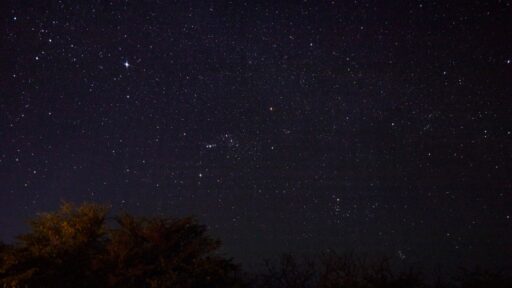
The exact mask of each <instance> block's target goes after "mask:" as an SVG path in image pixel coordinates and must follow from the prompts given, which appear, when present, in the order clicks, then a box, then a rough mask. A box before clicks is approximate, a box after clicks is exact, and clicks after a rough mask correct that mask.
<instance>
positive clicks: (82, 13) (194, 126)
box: [0, 0, 512, 267]
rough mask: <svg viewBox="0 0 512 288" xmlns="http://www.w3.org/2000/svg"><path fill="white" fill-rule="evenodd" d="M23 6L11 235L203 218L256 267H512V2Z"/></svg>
mask: <svg viewBox="0 0 512 288" xmlns="http://www.w3.org/2000/svg"><path fill="white" fill-rule="evenodd" d="M37 2H39V3H37ZM471 2H474V3H471ZM4 5H6V6H4V8H2V9H1V12H0V15H1V19H0V20H1V24H0V29H1V34H0V49H1V50H0V51H1V53H0V89H1V90H0V239H2V240H3V241H12V239H14V236H15V235H17V234H19V233H21V232H23V231H26V229H27V226H26V220H27V219H28V218H30V217H33V216H34V215H36V213H38V212H41V211H47V210H52V209H55V208H56V207H58V205H59V203H60V201H61V200H67V201H72V202H77V203H79V202H82V201H95V202H102V203H110V204H111V205H112V207H113V209H114V210H127V211H130V212H132V213H135V214H138V215H155V214H161V215H175V216H183V215H195V216H197V217H198V218H199V219H200V221H201V222H202V223H204V224H206V225H208V227H209V229H210V230H211V233H212V234H214V235H216V236H218V237H220V238H221V239H222V240H223V242H224V249H225V251H226V253H228V254H229V255H231V256H233V257H235V259H237V260H238V261H241V262H244V263H246V262H250V261H253V260H259V259H262V258H263V257H266V256H269V255H276V254H278V253H281V252H295V253H306V254H307V253H316V252H319V251H323V250H325V249H338V250H354V251H366V252H369V253H373V252H375V253H384V254H386V255H389V256H391V257H393V258H394V259H397V260H399V261H400V260H403V261H411V262H420V263H434V264H435V263H443V264H445V265H460V264H468V263H480V264H484V265H491V266H492V265H494V266H500V267H501V266H506V265H509V266H508V267H510V264H511V263H508V264H507V262H508V260H509V259H510V258H512V245H511V238H512V219H511V217H512V208H511V207H512V195H511V192H512V180H511V178H512V177H510V174H511V173H510V172H511V171H512V161H511V155H512V145H511V144H512V135H511V133H512V121H511V120H512V119H511V117H512V116H511V115H512V98H511V97H512V85H511V81H512V41H511V39H512V20H511V19H512V2H511V1H506V0H501V1H465V2H461V3H459V4H457V3H456V1H369V0H368V1H365V0H359V1H312V0H309V1H110V2H109V1H32V3H30V4H28V2H24V1H6V3H4Z"/></svg>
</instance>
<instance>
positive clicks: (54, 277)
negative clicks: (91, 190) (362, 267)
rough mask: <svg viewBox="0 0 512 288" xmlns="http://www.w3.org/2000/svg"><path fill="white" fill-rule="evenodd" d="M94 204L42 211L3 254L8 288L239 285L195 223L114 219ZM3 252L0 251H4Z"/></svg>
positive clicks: (2, 277)
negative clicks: (112, 223)
mask: <svg viewBox="0 0 512 288" xmlns="http://www.w3.org/2000/svg"><path fill="white" fill-rule="evenodd" d="M107 214H108V209H107V208H106V207H105V206H101V205H97V204H83V205H81V206H79V207H74V206H73V205H71V204H68V203H64V204H63V205H62V206H61V208H60V210H59V211H57V212H54V213H45V214H41V215H39V216H38V217H36V218H35V219H34V220H32V221H31V222H30V228H31V230H30V232H29V233H27V234H24V235H22V236H20V237H19V238H18V241H17V242H16V243H15V244H14V245H11V246H4V247H3V248H2V249H1V250H0V251H1V255H2V257H1V262H0V284H2V285H3V286H4V287H155V288H156V287H191V288H192V287H238V286H239V285H240V283H239V281H238V280H237V279H236V272H237V266H236V265H234V264H233V263H232V262H231V260H229V259H226V258H224V257H222V256H220V255H217V253H216V252H217V250H218V248H219V247H220V242H219V241H217V240H214V239H212V238H210V237H209V236H207V235H206V229H205V227H204V226H201V225H199V224H198V223H197V221H196V220H195V219H193V218H182V219H171V218H158V217H155V218H136V217H133V216H131V215H128V214H123V215H121V216H119V217H116V218H115V219H116V223H117V224H116V225H115V227H113V228H112V227H110V228H109V227H107V225H106V218H107ZM0 248H1V247H0Z"/></svg>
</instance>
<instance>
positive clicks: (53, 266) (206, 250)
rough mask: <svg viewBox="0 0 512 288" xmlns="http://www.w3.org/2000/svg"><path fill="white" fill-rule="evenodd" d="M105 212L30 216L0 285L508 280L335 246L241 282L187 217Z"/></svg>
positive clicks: (330, 286) (495, 286) (393, 287)
mask: <svg viewBox="0 0 512 288" xmlns="http://www.w3.org/2000/svg"><path fill="white" fill-rule="evenodd" d="M108 213H109V209H107V207H105V206H102V205H97V204H83V205H81V206H78V207H76V206H73V205H71V204H68V203H64V204H63V205H62V206H61V208H60V209H59V210H58V211H56V212H53V213H44V214H41V215H39V216H38V217H36V218H35V219H33V220H32V221H31V222H30V228H31V229H30V232H28V233H27V234H24V235H21V236H20V237H19V238H18V241H17V242H16V243H14V244H12V245H6V244H3V243H1V242H0V287H4V288H17V287H78V288H80V287H95V288H102V287H108V288H117V287H123V288H124V287H126V288H132V287H133V288H135V287H137V288H139V287H141V288H143V287H148V288H161V287H175V288H202V287H212V288H221V287H227V288H235V287H246V286H247V287H254V288H274V287H275V288H422V287H436V288H484V287H485V288H487V287H489V288H505V287H512V279H511V278H510V277H506V276H505V275H502V274H498V273H490V272H486V271H483V270H480V269H477V270H470V271H468V270H464V271H463V273H462V274H461V275H460V276H459V277H457V278H455V279H454V280H453V281H448V282H444V283H442V282H438V283H435V284H434V285H428V284H427V282H426V281H424V280H423V279H422V277H421V275H420V273H419V272H418V271H416V270H414V269H409V270H405V271H401V272H400V271H398V272H397V271H396V269H392V265H391V263H390V261H387V260H386V259H380V260H378V261H368V260H365V259H363V258H361V257H354V256H353V255H347V254H344V255H339V254H336V253H334V252H330V253H325V254H323V255H321V256H320V257H318V258H307V259H298V258H296V257H293V256H291V255H284V256H283V257H281V259H280V261H279V262H277V263H273V262H270V261H267V262H266V263H265V264H266V265H265V271H264V272H261V273H257V274H245V275H244V277H243V278H245V279H249V280H244V281H242V280H241V278H242V277H241V276H240V271H239V268H238V266H236V265H234V264H233V262H232V261H231V260H230V259H227V258H225V257H222V256H221V255H219V254H218V252H217V251H218V249H219V247H220V242H219V241H218V240H215V239H212V238H211V237H209V236H208V235H207V233H206V232H207V231H206V228H205V227H204V226H202V225H200V224H198V223H197V221H196V220H195V219H194V218H190V217H187V218H163V217H153V218H139V217H134V216H132V215H129V214H122V215H119V216H117V217H114V218H113V219H114V220H115V221H110V222H108V221H107V219H108V218H107V217H108ZM110 219H111V218H110ZM108 223H111V224H113V225H107V224H108ZM248 283H250V285H249V284H248Z"/></svg>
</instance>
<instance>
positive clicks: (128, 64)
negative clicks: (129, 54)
mask: <svg viewBox="0 0 512 288" xmlns="http://www.w3.org/2000/svg"><path fill="white" fill-rule="evenodd" d="M123 65H124V67H126V68H128V67H130V63H128V60H126V61H124V64H123Z"/></svg>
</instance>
